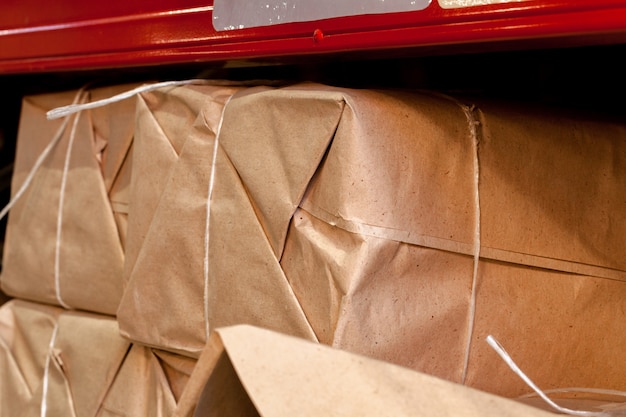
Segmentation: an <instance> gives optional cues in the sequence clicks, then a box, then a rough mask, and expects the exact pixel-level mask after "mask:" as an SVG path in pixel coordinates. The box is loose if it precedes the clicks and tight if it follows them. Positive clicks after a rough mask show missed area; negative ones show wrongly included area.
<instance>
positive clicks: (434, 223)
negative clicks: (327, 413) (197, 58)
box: [118, 84, 626, 400]
mask: <svg viewBox="0 0 626 417" xmlns="http://www.w3.org/2000/svg"><path fill="white" fill-rule="evenodd" d="M198 91H199V90H198V88H197V87H190V86H186V87H179V88H177V89H174V90H169V91H168V93H167V94H163V93H158V92H151V93H145V94H143V95H142V96H141V98H140V100H139V103H140V107H139V108H138V118H137V125H136V136H135V147H136V151H137V150H138V149H139V147H142V148H144V149H150V152H148V151H144V152H141V153H140V152H136V153H135V156H136V159H135V162H136V165H135V166H134V168H133V169H134V173H137V172H141V174H140V175H139V174H138V175H134V176H133V184H132V187H131V189H132V190H131V204H130V207H131V208H130V215H129V233H128V243H127V247H128V250H129V251H128V252H127V259H126V261H127V262H126V265H125V280H126V283H125V291H124V294H123V297H122V300H121V302H120V306H119V309H118V322H119V326H120V331H121V333H122V334H123V335H124V336H125V337H126V338H128V339H130V340H134V341H136V342H139V343H141V344H143V345H146V346H151V347H154V348H158V349H164V350H168V351H171V352H175V353H179V354H181V355H186V356H189V357H191V358H197V357H198V356H199V355H200V353H201V352H202V350H203V348H204V347H205V345H206V343H207V340H208V336H209V334H210V333H211V332H212V331H213V330H215V329H217V328H220V327H224V326H230V325H235V324H239V323H247V324H251V325H254V326H259V327H263V328H267V329H271V330H275V331H278V332H281V333H286V334H289V335H293V336H297V337H299V338H303V339H307V340H309V341H315V342H320V343H323V344H326V345H330V346H333V347H335V348H339V349H343V350H347V351H350V352H353V353H358V354H363V355H365V356H368V357H371V358H376V359H380V360H384V361H386V362H390V363H393V364H397V365H402V366H404V367H408V368H411V369H413V370H416V371H420V372H424V373H427V374H431V375H434V376H437V377H440V378H443V379H446V380H449V381H452V382H457V383H463V384H466V385H468V386H471V387H474V388H478V389H480V390H484V391H488V392H490V393H494V394H497V395H501V396H506V397H516V396H519V395H521V394H524V393H527V392H528V391H529V389H528V387H527V386H526V384H525V383H524V382H523V381H521V380H520V379H519V378H518V377H517V376H516V375H515V374H513V373H512V372H510V370H509V369H508V367H507V365H506V364H505V363H504V362H503V361H501V360H500V359H499V357H498V356H497V355H496V353H494V352H493V351H492V350H491V348H490V347H489V346H488V345H487V343H486V342H485V338H486V336H487V335H488V334H493V335H494V336H495V337H496V338H497V339H498V340H500V341H501V342H502V343H503V345H505V346H511V347H515V349H514V351H515V357H516V360H517V361H518V363H519V364H520V365H521V366H522V367H523V369H524V370H526V371H527V373H528V374H529V375H530V376H531V378H533V380H534V381H535V382H536V383H537V384H538V385H539V386H540V387H542V388H544V389H551V388H557V387H571V386H574V387H587V388H592V389H593V388H603V389H613V390H619V389H622V390H623V389H625V388H626V379H625V377H624V375H626V363H625V362H624V361H623V346H626V320H625V319H626V309H625V308H624V305H625V304H624V303H625V301H624V300H626V283H625V282H624V280H625V279H626V258H625V257H624V256H623V244H624V238H623V236H625V235H626V210H624V209H625V208H626V207H625V201H624V193H623V190H624V189H626V168H625V165H624V161H626V126H624V125H623V124H618V123H612V122H610V121H605V120H599V119H592V118H590V117H587V116H585V115H571V114H561V113H558V112H555V111H552V112H546V111H545V110H540V109H537V110H534V109H533V108H529V106H525V107H524V106H512V105H511V106H509V105H505V104H503V103H489V102H484V103H472V102H468V103H467V104H463V103H461V102H459V101H457V100H454V99H451V98H448V97H444V96H441V95H437V94H429V93H419V94H418V93H409V92H400V91H393V92H392V91H367V90H349V89H339V88H332V87H326V86H320V85H311V84H305V85H295V86H291V87H285V88H268V87H256V88H247V89H243V90H240V91H237V92H234V95H233V96H232V97H230V98H229V99H227V100H229V101H228V103H227V104H226V107H225V110H224V114H223V118H222V120H221V122H220V123H214V124H210V123H207V122H206V119H208V118H209V117H211V116H212V115H213V114H214V113H216V112H219V111H220V109H219V108H216V107H215V106H214V104H213V103H211V104H210V105H209V106H208V107H205V108H202V109H201V110H200V113H201V114H203V115H204V119H205V120H204V121H198V122H197V123H195V124H194V128H193V129H192V130H191V131H189V132H185V134H184V136H183V137H181V136H180V134H179V130H178V129H177V128H176V125H169V124H168V123H169V122H168V118H169V117H170V116H171V115H172V114H177V113H176V110H175V109H169V107H168V105H169V104H173V103H170V101H171V100H177V101H178V100H180V101H186V100H188V102H187V104H185V105H184V106H192V105H193V104H189V103H193V102H195V100H198V99H197V98H196V97H195V96H196V94H197V93H198ZM229 94H230V93H229ZM184 106H183V107H184ZM218 107H219V106H218ZM180 111H183V110H180ZM140 158H141V159H140ZM143 158H146V159H148V160H143ZM140 165H141V168H140ZM139 170H141V171H139ZM134 210H137V212H136V213H135V212H134ZM134 222H137V224H135V223H134ZM131 231H135V232H132V233H131ZM135 239H136V240H135ZM131 247H133V248H135V249H134V252H133V255H132V257H131V256H128V254H129V252H130V248H131ZM249 343H250V344H254V343H256V341H255V340H254V338H251V340H250V341H249ZM250 360H256V359H254V358H251V359H250ZM190 395H191V394H190ZM346 400H348V399H346Z"/></svg>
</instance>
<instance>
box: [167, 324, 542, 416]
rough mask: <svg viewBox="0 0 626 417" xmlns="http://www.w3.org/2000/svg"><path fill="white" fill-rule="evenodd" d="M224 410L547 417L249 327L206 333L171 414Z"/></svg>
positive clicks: (406, 371) (241, 413)
mask: <svg viewBox="0 0 626 417" xmlns="http://www.w3.org/2000/svg"><path fill="white" fill-rule="evenodd" d="M251 340H254V343H250V341H251ZM196 404H197V405H196ZM224 415H228V416H232V417H236V416H242V417H243V416H246V417H248V416H263V417H287V416H295V415H297V416H363V417H366V416H376V417H378V416H416V417H417V416H441V417H443V416H454V417H457V416H466V417H470V416H471V417H474V416H476V417H478V416H480V417H483V416H494V417H495V416H497V417H503V416H507V417H513V416H520V417H521V416H524V417H548V416H554V414H552V413H548V412H546V411H542V410H539V409H536V408H533V407H530V406H527V405H523V404H519V403H517V402H515V401H513V400H509V399H504V398H501V397H497V396H495V395H491V394H487V393H484V392H481V391H478V390H475V389H472V388H468V387H464V386H462V385H458V384H454V383H451V382H448V381H445V380H442V379H439V378H435V377H432V376H429V375H426V374H422V373H418V372H415V371H413V370H410V369H406V368H402V367H399V366H396V365H393V364H389V363H385V362H381V361H377V360H373V359H370V358H366V357H363V356H358V355H355V354H351V353H348V352H345V351H341V350H336V349H332V348H330V347H327V346H322V345H319V344H314V343H310V342H307V341H304V340H300V339H296V338H293V337H289V336H285V335H281V334H278V333H274V332H271V331H268V330H265V329H259V328H255V327H251V326H233V327H228V328H221V329H218V330H217V331H216V332H214V333H213V335H212V336H211V340H210V342H209V343H208V344H207V348H206V350H205V351H204V352H203V353H202V355H201V356H200V359H199V361H198V365H197V369H196V372H195V373H194V375H193V376H192V379H191V380H190V382H189V389H188V390H187V391H186V392H185V394H184V397H183V399H181V402H180V405H179V408H178V409H177V413H176V416H177V417H192V416H194V417H212V416H224Z"/></svg>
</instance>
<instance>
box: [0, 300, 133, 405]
mask: <svg viewBox="0 0 626 417" xmlns="http://www.w3.org/2000/svg"><path fill="white" fill-rule="evenodd" d="M1 312H2V313H3V314H2V317H3V318H4V319H3V320H2V323H3V324H4V325H5V326H3V328H2V333H0V335H1V336H2V343H1V344H2V346H3V349H2V356H3V357H2V361H3V362H5V363H10V364H12V365H11V367H8V368H2V370H1V372H0V383H1V384H2V385H6V386H5V387H4V388H3V389H2V395H3V396H4V398H5V400H2V401H0V410H2V412H1V413H0V414H1V415H7V416H9V415H11V416H13V415H15V416H17V415H20V416H31V415H32V416H39V415H40V410H41V409H42V402H44V404H45V410H46V414H45V415H46V416H47V417H55V416H58V417H68V416H75V417H83V416H84V417H87V416H95V415H96V412H97V411H98V409H99V408H100V404H101V402H102V399H103V398H104V396H105V394H106V393H107V391H108V389H109V386H110V385H111V383H112V381H113V378H114V377H115V375H116V374H117V371H118V368H119V367H120V364H121V363H122V360H123V359H124V357H125V356H126V353H127V351H128V348H129V342H128V341H126V340H125V339H123V338H121V337H120V336H119V330H118V327H117V323H116V322H115V320H114V319H112V318H111V317H108V316H101V315H95V314H89V313H75V312H66V311H64V310H62V309H60V308H56V307H51V306H45V305H40V304H35V303H30V302H26V301H21V300H13V301H10V302H9V303H7V304H6V305H5V306H3V307H2V309H1ZM55 329H56V330H55ZM51 341H52V343H53V348H52V352H53V353H52V354H50V353H49V352H50V349H49V346H50V344H51ZM46 365H47V366H48V368H47V369H48V371H47V372H46ZM5 372H6V373H5ZM44 381H45V382H44ZM18 389H19V391H20V392H19V393H13V395H11V394H10V390H18ZM7 390H9V391H7ZM5 394H6V395H5Z"/></svg>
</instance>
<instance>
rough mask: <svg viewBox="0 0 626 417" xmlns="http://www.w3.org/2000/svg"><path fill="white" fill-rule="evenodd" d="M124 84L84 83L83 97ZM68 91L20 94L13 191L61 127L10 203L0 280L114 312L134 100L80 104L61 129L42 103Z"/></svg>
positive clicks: (11, 289) (49, 104) (62, 101)
mask: <svg viewBox="0 0 626 417" xmlns="http://www.w3.org/2000/svg"><path fill="white" fill-rule="evenodd" d="M131 87H132V86H129V85H121V86H114V87H102V88H95V89H91V90H89V91H88V92H87V93H86V94H85V99H87V100H89V101H95V100H98V99H102V98H108V97H110V96H113V95H115V94H116V93H119V92H122V91H126V90H129V89H130V88H131ZM76 95H77V92H76V91H70V92H63V93H50V94H44V95H38V96H29V97H26V98H24V100H23V103H22V113H21V118H20V125H19V132H18V139H17V151H16V157H15V168H14V174H13V181H12V185H11V192H12V195H15V193H16V192H17V191H18V189H19V188H20V187H21V186H22V184H23V183H24V181H25V180H26V178H27V177H28V174H29V172H30V171H31V169H32V167H33V166H34V165H35V161H36V160H37V158H38V157H39V156H40V155H41V154H42V152H43V150H44V149H45V148H46V146H48V145H49V144H50V143H51V142H52V141H53V139H54V138H55V134H58V133H60V134H61V135H62V137H61V138H60V141H59V142H58V143H57V144H56V146H54V148H53V149H52V151H51V153H50V154H49V155H48V157H47V158H46V159H45V161H44V163H43V165H42V166H41V167H40V168H39V169H38V170H37V172H36V173H35V176H34V177H33V180H32V183H31V184H30V186H29V187H28V189H27V190H26V192H25V193H24V195H23V196H22V197H21V198H20V199H19V200H18V201H17V203H16V204H15V206H14V207H13V208H12V210H11V212H10V213H9V219H8V224H7V231H6V240H5V244H4V256H3V268H2V276H1V277H0V282H1V285H2V289H3V290H4V291H5V292H6V293H7V294H9V295H11V296H14V297H18V298H23V299H29V300H33V301H37V302H43V303H50V304H56V305H63V306H64V307H66V308H75V309H82V310H88V311H93V312H97V313H103V314H110V315H113V314H115V312H116V310H117V306H118V303H119V300H120V298H121V295H122V290H123V281H122V273H123V266H124V244H125V238H126V218H127V216H128V201H129V194H128V191H129V187H130V173H131V160H132V157H131V154H132V141H133V128H134V120H135V117H134V115H135V105H134V101H133V100H125V101H121V102H119V103H114V104H110V105H108V106H105V107H101V108H98V109H93V110H87V111H83V112H80V113H79V114H77V115H73V116H70V117H69V120H68V121H67V122H68V123H66V124H65V128H64V129H62V130H60V129H61V128H62V127H63V124H64V120H53V121H49V120H47V119H46V112H47V111H48V110H51V109H53V108H56V107H59V106H62V105H67V104H70V103H72V101H73V99H74V98H75V96H76ZM75 121H76V123H75ZM74 123H75V129H74V128H73V126H74ZM70 141H73V145H72V147H71V152H70V153H69V156H68V152H67V150H68V146H69V143H70ZM66 161H68V162H69V166H68V167H69V168H68V170H67V175H66V176H65V177H64V174H63V173H64V167H65V165H66ZM64 178H65V179H64ZM63 187H64V188H63ZM62 189H63V190H64V192H63V193H62ZM61 203H62V204H61ZM61 205H62V207H61V208H60V206H61ZM59 210H62V215H61V216H59V215H58V213H59ZM59 226H60V227H59ZM56 271H58V273H57V272H56Z"/></svg>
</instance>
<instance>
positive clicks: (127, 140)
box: [89, 84, 138, 200]
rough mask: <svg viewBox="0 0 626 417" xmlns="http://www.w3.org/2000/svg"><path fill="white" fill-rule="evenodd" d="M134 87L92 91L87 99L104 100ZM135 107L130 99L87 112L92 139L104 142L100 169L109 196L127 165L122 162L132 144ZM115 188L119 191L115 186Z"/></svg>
mask: <svg viewBox="0 0 626 417" xmlns="http://www.w3.org/2000/svg"><path fill="white" fill-rule="evenodd" d="M135 87H138V84H122V85H116V86H111V87H101V88H95V89H93V90H90V91H89V98H90V101H98V100H102V99H107V98H110V97H113V96H114V95H116V94H120V93H123V92H126V91H129V90H132V89H133V88H135ZM135 107H136V100H135V99H134V98H133V99H130V100H121V101H118V102H114V103H110V104H107V105H106V106H102V107H97V108H95V109H92V110H90V111H89V112H90V113H91V117H92V121H93V129H94V136H95V137H96V138H102V139H104V140H105V141H106V147H105V149H104V152H103V155H102V161H101V167H102V174H103V177H104V184H105V187H106V190H107V192H108V193H111V190H112V188H113V184H114V183H115V182H116V179H117V178H118V174H119V172H120V170H121V169H122V166H123V165H124V163H129V162H130V161H128V160H127V159H126V155H127V153H128V149H129V148H130V145H131V144H132V142H133V134H134V130H135ZM118 188H120V187H119V186H118ZM111 198H112V200H119V198H117V197H116V196H115V195H111Z"/></svg>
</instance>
